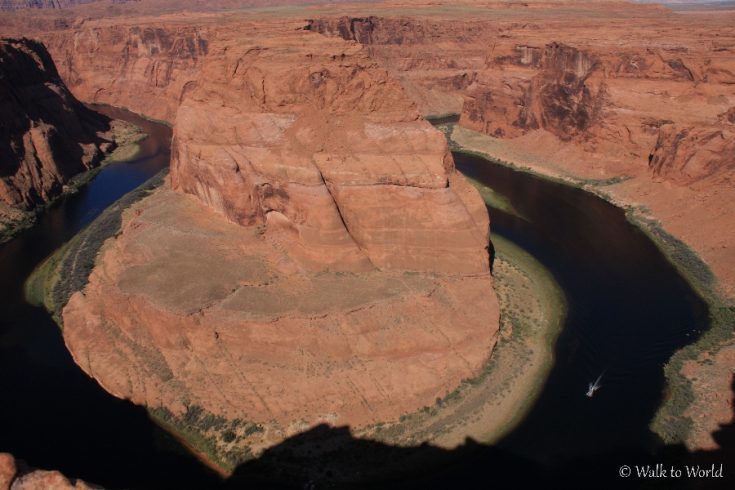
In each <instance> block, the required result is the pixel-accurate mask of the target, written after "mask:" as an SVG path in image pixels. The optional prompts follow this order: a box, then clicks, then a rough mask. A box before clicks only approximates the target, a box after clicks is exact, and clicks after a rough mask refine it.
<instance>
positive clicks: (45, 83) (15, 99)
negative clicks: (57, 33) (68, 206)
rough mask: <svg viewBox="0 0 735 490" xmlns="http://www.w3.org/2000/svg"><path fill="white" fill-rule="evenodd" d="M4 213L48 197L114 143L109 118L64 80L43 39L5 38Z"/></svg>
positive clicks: (1, 76) (0, 133)
mask: <svg viewBox="0 0 735 490" xmlns="http://www.w3.org/2000/svg"><path fill="white" fill-rule="evenodd" d="M0 114H2V115H0V215H2V216H3V217H6V216H12V213H13V211H17V210H25V211H27V210H31V209H33V208H34V207H36V206H38V205H40V204H43V203H46V202H48V201H49V200H50V199H52V198H53V197H55V196H57V195H58V194H59V193H61V191H62V187H63V185H64V184H65V183H66V182H67V181H69V179H71V178H72V177H73V176H74V175H76V174H78V173H79V172H82V171H85V170H89V169H90V168H92V167H94V166H96V165H97V164H99V162H100V161H101V160H102V158H103V157H104V155H105V153H106V152H107V151H109V150H111V149H112V148H113V147H114V142H113V141H112V136H111V135H110V134H109V133H108V131H109V130H110V129H111V121H110V119H109V118H108V117H106V116H103V115H101V114H98V113H96V112H94V111H91V110H90V109H88V108H86V107H85V106H84V105H82V104H81V103H80V102H79V101H77V100H76V99H75V98H74V96H72V95H71V93H70V92H69V90H68V89H67V88H66V86H65V85H64V83H63V82H62V80H61V78H60V77H59V74H58V73H57V71H56V68H55V66H54V63H53V61H52V60H51V57H50V56H49V54H48V52H47V51H46V49H45V48H44V47H43V45H41V44H40V43H38V42H36V41H31V40H28V39H19V40H14V39H4V40H2V41H0Z"/></svg>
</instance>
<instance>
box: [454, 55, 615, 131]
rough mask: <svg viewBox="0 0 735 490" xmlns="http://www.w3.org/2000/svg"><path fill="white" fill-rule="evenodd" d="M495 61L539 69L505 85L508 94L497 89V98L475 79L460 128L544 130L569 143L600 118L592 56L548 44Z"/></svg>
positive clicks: (601, 88)
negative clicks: (525, 80) (526, 78)
mask: <svg viewBox="0 0 735 490" xmlns="http://www.w3.org/2000/svg"><path fill="white" fill-rule="evenodd" d="M496 61H497V62H499V63H513V64H515V65H520V66H528V67H532V68H533V69H535V70H537V72H538V73H537V74H536V75H535V76H533V78H531V79H530V80H529V81H528V83H524V84H519V85H518V86H516V87H510V90H511V92H510V93H507V91H506V92H503V93H501V94H500V97H499V100H497V99H496V95H495V93H494V91H493V90H488V89H487V87H485V86H483V85H482V84H481V83H478V84H477V86H476V88H475V89H474V91H472V92H470V93H469V94H468V98H467V100H466V102H465V105H464V107H463V110H462V120H461V123H462V124H463V125H464V126H466V127H469V128H472V129H477V130H479V131H482V132H484V133H487V134H491V135H493V136H499V137H506V136H518V135H520V134H523V133H524V132H525V131H527V130H533V129H545V130H547V131H549V132H551V133H553V134H554V135H556V136H557V137H558V138H560V139H561V140H564V141H568V140H571V139H573V138H575V137H579V136H584V135H587V134H589V130H590V128H591V127H592V126H594V125H595V124H596V123H597V122H598V121H599V119H600V116H601V112H602V107H603V103H604V98H605V85H604V83H603V82H602V81H601V80H599V78H598V79H594V78H593V75H594V74H595V72H596V71H597V70H598V69H599V61H598V60H597V59H596V58H595V57H594V56H591V55H589V54H587V53H585V52H584V51H580V50H579V49H576V48H573V47H571V46H566V45H563V44H559V43H550V44H548V45H546V46H545V47H544V48H543V49H540V48H534V47H531V46H518V47H517V48H516V52H515V53H514V56H510V57H501V58H500V59H497V58H496ZM508 99H512V100H508ZM514 102H515V106H516V107H513V105H514V104H513V103H514Z"/></svg>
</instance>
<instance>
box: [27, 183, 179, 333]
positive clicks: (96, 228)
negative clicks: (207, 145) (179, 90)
mask: <svg viewBox="0 0 735 490" xmlns="http://www.w3.org/2000/svg"><path fill="white" fill-rule="evenodd" d="M167 175H168V169H165V170H162V171H161V172H159V173H158V174H157V175H155V176H154V177H152V178H151V179H149V180H148V181H147V182H145V183H144V184H142V185H141V186H139V187H138V188H137V189H134V190H132V191H131V192H129V193H127V194H125V196H123V197H122V198H121V199H119V200H118V201H116V202H115V203H114V204H112V205H111V206H110V207H108V208H107V209H105V210H104V211H103V212H102V213H101V214H100V216H98V217H97V219H95V220H94V221H93V222H92V223H91V224H90V225H89V226H87V227H86V228H84V230H82V231H81V232H80V233H78V234H77V235H76V236H75V237H74V238H72V239H71V240H70V241H69V242H67V243H65V244H64V245H63V246H62V247H61V248H59V249H58V250H56V251H55V252H54V253H53V254H51V255H49V256H48V257H47V258H46V259H45V260H44V261H43V262H41V263H40V264H39V265H38V266H37V267H36V268H35V269H34V271H33V272H32V273H31V275H30V276H29V277H28V279H27V280H26V282H25V285H24V291H25V298H26V301H28V302H29V303H30V304H32V305H34V306H43V307H44V308H45V309H46V310H47V311H48V312H49V313H50V314H51V315H52V316H53V318H54V320H55V321H56V323H57V324H58V325H59V326H60V327H61V328H63V323H62V321H61V309H62V308H63V307H64V305H65V304H66V303H67V302H68V301H69V298H70V297H71V295H72V294H74V293H75V292H76V291H80V290H81V289H82V288H84V286H85V284H86V283H87V279H88V277H89V274H90V273H91V271H92V268H93V267H94V263H95V259H96V257H97V253H98V252H99V250H100V249H101V248H102V245H103V244H104V242H105V240H107V239H108V238H110V237H111V236H113V235H114V234H115V233H117V232H118V231H119V230H120V226H121V224H122V215H123V213H124V211H125V210H126V209H127V208H128V207H130V206H131V205H132V204H134V203H135V202H137V201H138V200H140V199H142V198H144V197H145V196H147V195H149V194H150V193H151V192H152V191H153V190H154V189H156V188H157V187H159V186H160V185H161V184H162V183H163V182H164V180H165V178H166V176H167Z"/></svg>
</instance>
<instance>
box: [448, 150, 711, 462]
mask: <svg viewBox="0 0 735 490" xmlns="http://www.w3.org/2000/svg"><path fill="white" fill-rule="evenodd" d="M455 161H456V164H457V168H458V169H459V170H460V171H461V172H462V173H464V174H465V175H468V176H471V177H473V178H474V179H477V180H479V181H480V182H482V183H483V184H485V185H488V186H490V187H491V188H492V189H493V190H495V191H496V192H499V193H501V194H503V195H504V196H506V197H507V198H509V199H510V202H511V203H512V205H513V206H514V207H515V208H516V209H517V210H519V214H521V215H522V216H524V218H525V219H522V218H519V217H517V216H514V215H511V214H508V213H505V212H503V211H501V210H499V209H493V208H490V210H489V211H490V216H491V220H492V224H491V229H492V234H494V235H500V236H503V237H504V238H507V239H509V240H510V241H512V242H513V243H515V244H517V245H519V246H520V247H522V248H524V249H525V250H527V251H528V252H530V253H531V254H532V255H533V256H534V257H536V258H537V259H538V260H539V261H541V262H542V263H543V264H544V265H545V266H546V267H547V268H548V269H549V270H550V271H551V272H552V273H553V275H554V277H555V278H556V279H557V281H558V282H559V284H560V286H561V288H562V289H563V290H564V292H565V294H566V298H567V301H568V316H567V319H566V322H565V324H564V328H563V331H562V333H561V335H560V337H559V340H558V342H557V345H556V349H555V358H556V363H555V366H554V368H553V370H552V371H551V374H550V377H549V379H548V381H547V383H546V385H545V388H544V390H543V393H542V394H541V396H540V398H539V400H538V402H537V403H536V404H535V405H534V407H533V409H532V411H531V412H530V414H529V415H528V417H527V418H526V419H525V420H524V421H523V423H522V424H521V425H520V426H519V427H518V428H517V429H516V430H514V431H513V432H512V433H511V434H510V435H509V436H508V437H507V438H506V439H505V440H503V441H502V442H501V444H500V447H501V448H504V449H507V450H510V451H513V452H515V453H518V454H521V455H523V456H526V457H529V458H531V459H533V460H535V461H539V462H541V463H544V464H549V465H559V464H564V463H565V462H568V461H573V460H576V459H579V458H598V459H599V458H600V457H602V456H604V455H606V454H610V455H612V454H616V455H618V454H630V455H631V457H636V456H633V455H639V454H651V453H652V452H654V451H655V450H656V449H657V447H658V446H659V445H660V441H659V440H658V438H657V437H656V436H655V435H654V434H653V433H652V432H651V431H650V429H649V424H650V422H651V420H652V418H653V416H654V413H655V411H656V409H657V407H658V406H659V405H660V403H661V401H662V396H663V392H664V371H663V367H664V364H665V363H666V362H667V361H668V359H669V358H670V357H671V355H672V354H673V353H674V352H675V351H676V350H678V349H680V348H681V347H683V346H685V345H687V344H689V343H691V342H693V341H694V340H695V339H696V338H697V337H698V336H699V334H700V333H701V332H702V331H703V330H704V329H705V328H706V327H707V325H708V310H707V307H706V305H705V304H704V303H703V302H702V301H701V300H700V299H699V298H698V296H697V295H696V294H695V293H694V291H692V289H691V288H690V287H689V285H688V284H687V283H686V282H685V281H684V280H683V279H682V278H681V276H679V274H678V273H677V272H676V270H675V269H674V268H673V266H672V265H671V264H670V263H669V262H668V261H667V260H666V259H665V258H664V257H663V255H662V254H661V253H660V252H659V250H658V249H657V248H656V247H655V245H654V244H653V243H652V242H651V240H650V239H648V237H647V236H646V235H644V234H643V233H642V232H641V231H640V230H639V229H638V228H636V227H635V226H633V225H631V224H630V223H629V222H628V221H627V219H626V217H625V214H624V212H623V211H622V210H621V209H619V208H616V207H615V206H613V205H611V204H609V203H607V202H606V201H604V200H602V199H600V198H598V197H596V196H594V195H592V194H590V193H587V192H584V191H581V190H579V189H575V188H572V187H570V186H566V185H561V184H557V183H554V182H550V181H547V180H543V179H540V178H536V177H534V176H532V175H529V174H524V173H521V172H517V171H514V170H512V169H509V168H506V167H503V166H501V165H497V164H493V163H491V162H488V161H486V160H484V159H482V158H478V157H474V156H469V155H465V154H460V153H456V154H455ZM603 372H604V375H603V378H602V385H603V386H602V388H601V389H600V390H599V391H598V392H597V393H596V394H595V396H594V397H593V398H588V397H587V396H585V392H586V390H587V386H588V383H589V382H592V381H594V380H595V379H596V378H597V377H598V376H599V375H600V374H601V373H603ZM615 458H619V456H615V457H614V458H612V459H611V461H610V464H611V466H612V467H615V466H616V465H620V464H623V463H625V461H620V462H618V461H616V460H615ZM627 463H628V464H630V463H631V462H630V461H627Z"/></svg>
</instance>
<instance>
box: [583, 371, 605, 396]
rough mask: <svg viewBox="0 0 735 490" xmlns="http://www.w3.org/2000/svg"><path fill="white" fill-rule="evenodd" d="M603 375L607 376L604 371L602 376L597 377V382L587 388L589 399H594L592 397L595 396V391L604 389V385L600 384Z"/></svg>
mask: <svg viewBox="0 0 735 490" xmlns="http://www.w3.org/2000/svg"><path fill="white" fill-rule="evenodd" d="M603 374H605V372H604V371H603V373H602V374H600V375H599V376H598V377H597V379H596V380H595V382H594V383H590V384H589V387H588V388H587V396H588V397H589V398H592V397H593V396H594V394H595V391H597V390H599V389H600V388H601V387H602V385H601V384H600V380H601V379H602V375H603Z"/></svg>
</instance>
